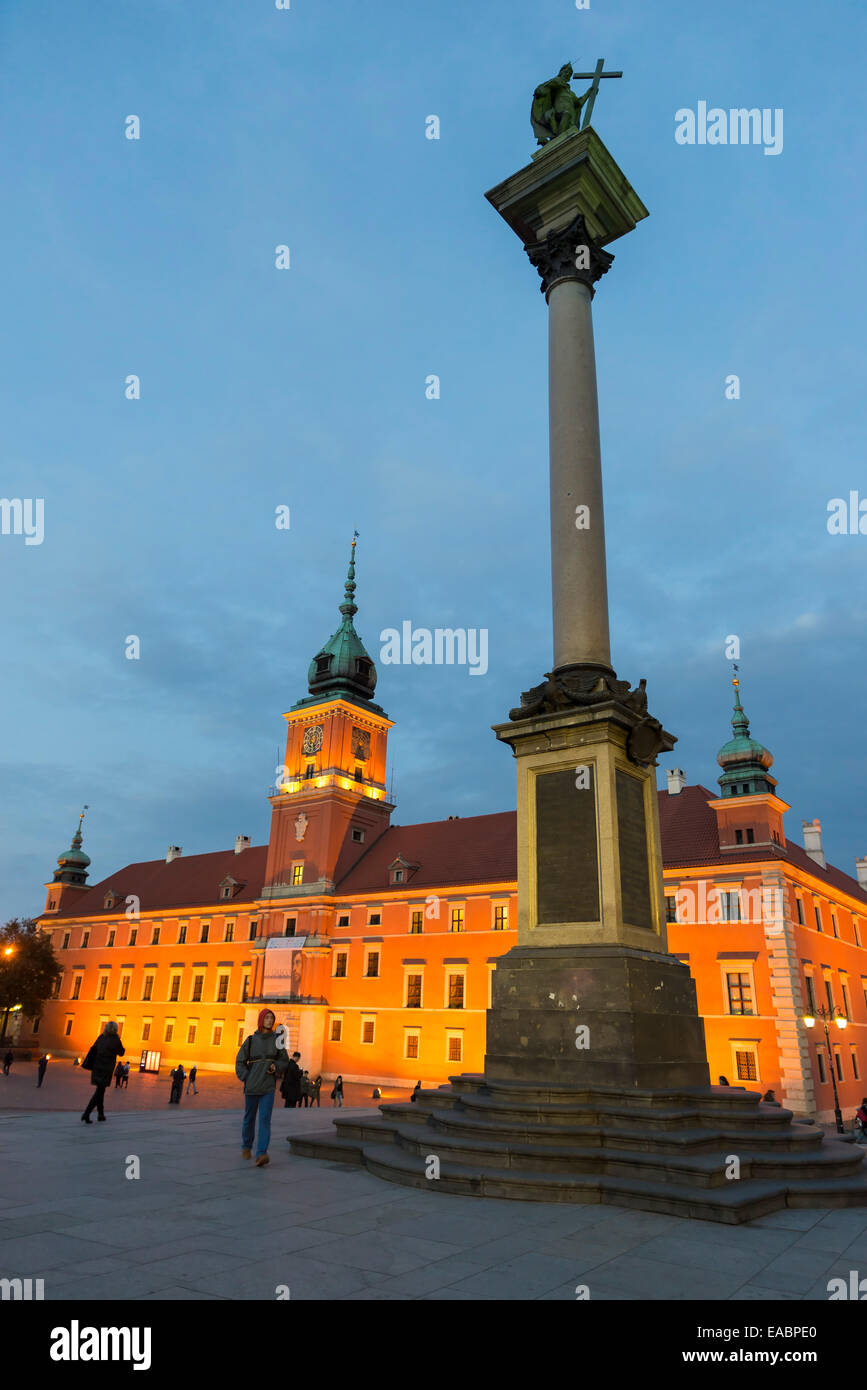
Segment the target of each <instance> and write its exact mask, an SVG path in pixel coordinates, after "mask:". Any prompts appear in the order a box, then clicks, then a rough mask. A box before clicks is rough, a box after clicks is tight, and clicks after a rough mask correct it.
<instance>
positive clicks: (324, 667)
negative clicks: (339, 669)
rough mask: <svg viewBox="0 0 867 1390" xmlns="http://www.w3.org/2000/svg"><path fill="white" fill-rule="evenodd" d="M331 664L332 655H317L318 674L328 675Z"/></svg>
mask: <svg viewBox="0 0 867 1390" xmlns="http://www.w3.org/2000/svg"><path fill="white" fill-rule="evenodd" d="M330 665H331V657H330V656H317V658H316V674H317V676H327V675H328V668H329V667H330Z"/></svg>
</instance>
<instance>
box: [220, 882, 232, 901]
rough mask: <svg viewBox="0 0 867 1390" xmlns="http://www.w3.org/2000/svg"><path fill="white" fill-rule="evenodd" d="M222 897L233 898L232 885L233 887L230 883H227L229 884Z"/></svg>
mask: <svg viewBox="0 0 867 1390" xmlns="http://www.w3.org/2000/svg"><path fill="white" fill-rule="evenodd" d="M222 896H223V898H231V896H232V885H231V884H230V883H227V884H226V886H225V888H224V889H223V892H222Z"/></svg>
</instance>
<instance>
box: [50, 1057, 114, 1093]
mask: <svg viewBox="0 0 867 1390" xmlns="http://www.w3.org/2000/svg"><path fill="white" fill-rule="evenodd" d="M36 1070H37V1072H38V1074H39V1080H38V1081H37V1082H36V1085H37V1087H39V1086H41V1085H42V1083H43V1081H44V1080H45V1073H46V1072H47V1071H48V1055H47V1053H45V1052H43V1054H42V1056H41V1057H40V1058H39V1061H38V1063H37V1066H36ZM108 1079H109V1081H111V1077H109V1078H108Z"/></svg>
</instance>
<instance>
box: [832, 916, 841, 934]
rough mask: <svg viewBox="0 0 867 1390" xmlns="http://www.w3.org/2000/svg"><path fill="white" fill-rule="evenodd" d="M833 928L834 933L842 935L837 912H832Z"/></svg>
mask: <svg viewBox="0 0 867 1390" xmlns="http://www.w3.org/2000/svg"><path fill="white" fill-rule="evenodd" d="M831 930H832V932H833V933H834V935H835V936H836V937H839V935H840V928H839V927H838V926H837V914H836V912H832V913H831Z"/></svg>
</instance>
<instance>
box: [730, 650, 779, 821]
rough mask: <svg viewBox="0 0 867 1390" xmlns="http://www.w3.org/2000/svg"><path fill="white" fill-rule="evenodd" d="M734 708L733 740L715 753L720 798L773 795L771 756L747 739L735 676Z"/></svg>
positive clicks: (751, 739)
mask: <svg viewBox="0 0 867 1390" xmlns="http://www.w3.org/2000/svg"><path fill="white" fill-rule="evenodd" d="M732 685H733V686H734V688H735V707H734V713H733V714H732V731H733V733H734V738H731V739H729V741H728V743H725V744H723V746H722V748H721V749H720V750H719V752H718V753H717V758H716V760H717V762H718V763H719V765H720V767H721V768H722V770H723V772H722V776H721V777H720V778H719V779H718V780H719V784H720V787H721V788H722V794H723V796H752V795H754V794H755V793H757V792H773V790H774V788H775V787H776V785H777V783H776V781H775V779H774V778H773V777H771V775H770V773H769V772H768V769H769V768H770V766H771V765H772V763H773V761H774V757H773V754H772V753H770V752H769V751H768V749H767V748H765V746H764V744H762V743H759V742H758V740H757V739H754V738H751V737H750V723H749V720H748V719H747V716H746V713H745V711H744V707H743V705H742V704H741V697H740V689H739V687H740V681H739V680H738V678H737V676H735V678H734V680H733V681H732Z"/></svg>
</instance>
